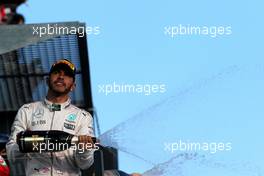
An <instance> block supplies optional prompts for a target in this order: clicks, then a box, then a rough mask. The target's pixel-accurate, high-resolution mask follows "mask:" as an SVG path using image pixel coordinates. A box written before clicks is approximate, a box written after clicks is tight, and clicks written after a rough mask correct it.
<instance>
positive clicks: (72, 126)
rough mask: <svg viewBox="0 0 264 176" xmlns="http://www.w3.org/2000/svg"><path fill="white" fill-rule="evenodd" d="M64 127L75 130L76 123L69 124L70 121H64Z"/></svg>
mask: <svg viewBox="0 0 264 176" xmlns="http://www.w3.org/2000/svg"><path fill="white" fill-rule="evenodd" d="M64 127H65V128H67V129H70V130H74V129H75V125H72V124H69V123H65V122H64Z"/></svg>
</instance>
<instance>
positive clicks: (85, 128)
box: [6, 99, 94, 176]
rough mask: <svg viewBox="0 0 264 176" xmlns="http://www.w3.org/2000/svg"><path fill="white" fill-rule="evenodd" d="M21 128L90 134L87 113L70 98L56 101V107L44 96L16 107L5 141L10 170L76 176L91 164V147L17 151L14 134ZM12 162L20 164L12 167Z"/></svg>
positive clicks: (13, 172) (89, 120)
mask: <svg viewBox="0 0 264 176" xmlns="http://www.w3.org/2000/svg"><path fill="white" fill-rule="evenodd" d="M25 130H31V131H34V130H60V131H65V132H67V133H70V134H73V135H89V136H94V133H93V120H92V117H91V115H90V114H89V113H88V112H86V111H84V110H81V109H79V108H77V107H76V106H74V105H72V104H71V100H70V99H68V101H67V102H65V103H63V104H60V109H59V110H58V109H56V110H54V106H52V103H51V102H49V101H48V100H46V99H45V100H44V101H42V102H34V103H30V104H25V105H23V106H22V107H21V108H20V109H19V111H18V113H17V116H16V118H15V120H14V123H13V126H12V129H11V135H10V139H9V142H8V143H7V145H6V149H7V156H8V160H9V162H10V166H11V173H12V175H27V176H31V175H34V176H35V175H49V176H50V175H51V176H60V175H63V176H77V175H80V169H87V168H89V167H90V166H91V165H92V163H93V152H94V150H83V149H78V150H76V148H75V150H74V149H72V148H70V149H68V150H65V151H60V152H42V153H20V152H19V148H18V145H17V144H16V135H17V133H19V132H21V131H25ZM16 164H20V168H19V167H17V168H15V169H12V168H13V167H14V166H15V165H16ZM22 164H23V165H22ZM21 166H22V167H21ZM23 170H25V173H23Z"/></svg>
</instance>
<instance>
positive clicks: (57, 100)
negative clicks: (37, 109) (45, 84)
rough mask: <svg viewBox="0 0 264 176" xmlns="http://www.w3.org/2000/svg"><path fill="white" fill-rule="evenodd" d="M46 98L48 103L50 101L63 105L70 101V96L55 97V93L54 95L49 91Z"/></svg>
mask: <svg viewBox="0 0 264 176" xmlns="http://www.w3.org/2000/svg"><path fill="white" fill-rule="evenodd" d="M46 98H47V100H48V101H50V102H52V103H57V104H62V103H65V102H66V101H67V100H68V99H69V96H68V94H66V95H54V93H52V92H51V91H48V94H47V97H46Z"/></svg>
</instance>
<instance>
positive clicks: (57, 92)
mask: <svg viewBox="0 0 264 176" xmlns="http://www.w3.org/2000/svg"><path fill="white" fill-rule="evenodd" d="M52 91H53V92H54V93H55V94H56V95H66V94H68V93H69V91H67V90H65V89H63V90H62V89H53V90H52Z"/></svg>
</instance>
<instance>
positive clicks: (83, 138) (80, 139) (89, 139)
mask: <svg viewBox="0 0 264 176" xmlns="http://www.w3.org/2000/svg"><path fill="white" fill-rule="evenodd" d="M78 143H84V144H87V143H89V144H92V145H94V142H93V139H92V137H91V136H87V135H81V136H78Z"/></svg>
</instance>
